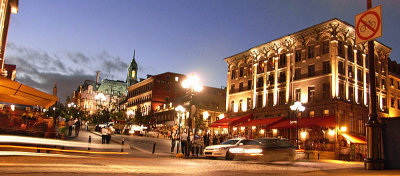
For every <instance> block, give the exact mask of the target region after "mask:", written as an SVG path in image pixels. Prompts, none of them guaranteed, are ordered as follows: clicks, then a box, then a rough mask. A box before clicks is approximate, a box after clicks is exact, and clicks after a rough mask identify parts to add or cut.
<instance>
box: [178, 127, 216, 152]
mask: <svg viewBox="0 0 400 176" xmlns="http://www.w3.org/2000/svg"><path fill="white" fill-rule="evenodd" d="M171 134H172V135H171V142H172V143H171V144H172V145H171V153H173V152H174V150H175V146H176V152H177V153H179V151H180V150H179V149H181V152H182V153H183V154H184V155H185V156H189V155H190V153H192V155H196V156H198V155H199V153H200V152H201V148H202V146H204V147H207V146H209V145H210V137H211V136H210V134H208V133H207V134H204V135H203V140H201V137H200V136H198V135H194V136H193V135H190V136H188V134H187V132H186V130H184V132H183V133H182V134H181V135H180V136H179V132H177V131H176V132H172V133H171ZM188 139H189V140H190V142H189V143H188ZM212 139H213V140H212V142H213V145H216V144H217V143H218V140H224V138H223V136H215V135H214V136H212ZM179 142H180V145H179ZM221 142H222V141H221ZM179 147H180V148H179ZM188 147H189V148H188Z"/></svg>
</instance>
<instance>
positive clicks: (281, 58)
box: [279, 54, 286, 68]
mask: <svg viewBox="0 0 400 176" xmlns="http://www.w3.org/2000/svg"><path fill="white" fill-rule="evenodd" d="M282 67H286V54H281V55H280V56H279V68H282Z"/></svg>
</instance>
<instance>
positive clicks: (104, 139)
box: [101, 126, 114, 144]
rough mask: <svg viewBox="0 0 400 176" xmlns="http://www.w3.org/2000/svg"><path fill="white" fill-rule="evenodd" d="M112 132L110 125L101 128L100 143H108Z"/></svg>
mask: <svg viewBox="0 0 400 176" xmlns="http://www.w3.org/2000/svg"><path fill="white" fill-rule="evenodd" d="M113 133H114V129H113V127H112V126H106V127H103V128H102V129H101V143H102V144H109V143H110V141H111V135H112V134H113Z"/></svg>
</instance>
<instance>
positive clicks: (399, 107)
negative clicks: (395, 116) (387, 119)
mask: <svg viewBox="0 0 400 176" xmlns="http://www.w3.org/2000/svg"><path fill="white" fill-rule="evenodd" d="M397 109H400V99H397Z"/></svg>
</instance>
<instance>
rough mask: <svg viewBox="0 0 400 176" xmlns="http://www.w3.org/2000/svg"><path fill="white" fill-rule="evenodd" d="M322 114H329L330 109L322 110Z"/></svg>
mask: <svg viewBox="0 0 400 176" xmlns="http://www.w3.org/2000/svg"><path fill="white" fill-rule="evenodd" d="M322 116H324V117H326V116H329V109H324V110H323V111H322Z"/></svg>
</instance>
